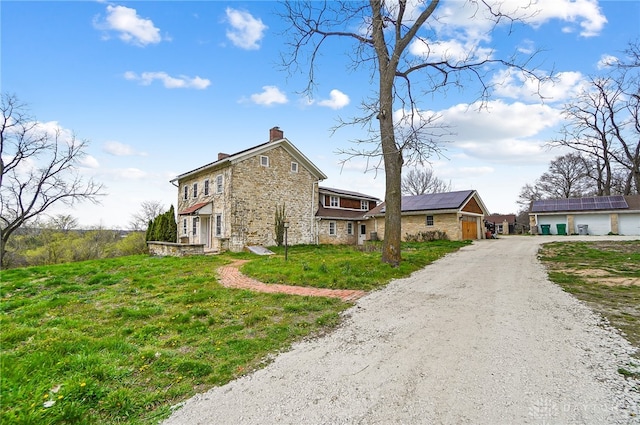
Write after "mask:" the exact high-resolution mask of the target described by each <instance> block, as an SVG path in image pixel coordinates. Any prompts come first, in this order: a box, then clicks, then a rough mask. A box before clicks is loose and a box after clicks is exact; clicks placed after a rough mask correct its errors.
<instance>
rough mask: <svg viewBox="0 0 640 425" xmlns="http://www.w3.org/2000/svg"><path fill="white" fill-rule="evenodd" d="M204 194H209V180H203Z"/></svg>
mask: <svg viewBox="0 0 640 425" xmlns="http://www.w3.org/2000/svg"><path fill="white" fill-rule="evenodd" d="M203 191H204V196H209V180H208V179H207V180H205V181H204V189H203Z"/></svg>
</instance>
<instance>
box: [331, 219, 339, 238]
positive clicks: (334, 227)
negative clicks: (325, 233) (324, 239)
mask: <svg viewBox="0 0 640 425" xmlns="http://www.w3.org/2000/svg"><path fill="white" fill-rule="evenodd" d="M332 227H333V233H332V232H331V228H332ZM329 236H338V223H336V222H335V221H330V222H329Z"/></svg>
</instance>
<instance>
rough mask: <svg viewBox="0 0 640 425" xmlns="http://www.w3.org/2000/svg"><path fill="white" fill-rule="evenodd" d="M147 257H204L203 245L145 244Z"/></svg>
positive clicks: (150, 242) (156, 242) (152, 242)
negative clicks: (147, 249)
mask: <svg viewBox="0 0 640 425" xmlns="http://www.w3.org/2000/svg"><path fill="white" fill-rule="evenodd" d="M147 246H148V247H149V255H154V256H158V257H186V256H187V255H204V244H183V243H174V242H158V241H149V242H147Z"/></svg>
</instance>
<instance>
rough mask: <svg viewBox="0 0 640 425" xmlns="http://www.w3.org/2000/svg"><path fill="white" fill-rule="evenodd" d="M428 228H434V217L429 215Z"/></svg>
mask: <svg viewBox="0 0 640 425" xmlns="http://www.w3.org/2000/svg"><path fill="white" fill-rule="evenodd" d="M427 226H433V216H432V215H428V216H427Z"/></svg>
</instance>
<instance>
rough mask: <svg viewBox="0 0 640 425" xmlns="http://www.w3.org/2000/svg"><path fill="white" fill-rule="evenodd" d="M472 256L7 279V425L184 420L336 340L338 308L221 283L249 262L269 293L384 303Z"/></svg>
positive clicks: (150, 264)
mask: <svg viewBox="0 0 640 425" xmlns="http://www.w3.org/2000/svg"><path fill="white" fill-rule="evenodd" d="M463 245H464V243H461V242H430V243H421V244H408V245H406V246H404V247H403V259H404V261H403V263H402V266H401V267H399V268H391V267H389V266H388V265H385V264H382V263H381V262H380V260H379V258H380V254H379V253H378V252H373V253H371V252H360V251H358V250H355V249H354V248H349V247H329V246H323V247H315V246H314V247H309V246H302V247H290V248H289V251H288V261H284V258H283V255H282V250H281V249H276V251H277V255H276V256H272V257H255V256H250V255H248V254H241V255H231V254H225V255H220V256H196V257H187V258H154V257H148V256H131V257H121V258H115V259H108V260H99V261H87V262H80V263H69V264H60V265H55V266H42V267H31V268H23V269H12V270H5V271H2V272H0V273H1V274H0V329H1V333H0V344H1V345H0V348H1V352H0V354H1V356H0V372H1V373H0V397H1V400H0V409H1V410H0V423H2V424H5V423H6V424H63V423H64V424H91V423H95V424H151V423H157V422H158V420H160V419H161V418H164V417H166V416H167V415H168V414H169V412H170V406H171V405H173V404H175V403H177V402H178V401H180V400H183V399H185V398H188V397H190V396H192V395H194V394H195V393H198V392H203V391H205V390H206V389H208V388H210V387H212V386H216V385H222V384H224V383H226V382H229V381H230V380H232V379H234V378H235V377H237V376H240V375H243V374H245V373H247V372H248V371H251V370H253V369H254V368H258V367H261V366H263V365H264V364H265V363H266V362H268V359H269V355H272V354H275V353H277V352H278V351H280V350H283V349H286V348H287V347H289V346H290V344H291V343H292V342H293V341H295V340H299V339H300V338H303V337H305V336H309V335H314V334H318V333H320V332H323V331H326V330H328V329H331V328H332V327H335V326H336V325H337V324H338V323H339V321H340V313H341V312H342V311H343V310H345V309H346V308H348V307H349V304H347V303H344V302H342V301H340V300H338V299H329V298H313V297H300V296H292V295H283V294H262V293H255V292H249V291H245V290H237V289H228V288H224V287H222V286H221V285H220V284H219V283H218V281H217V274H216V270H217V268H218V267H219V266H221V265H222V264H224V263H226V262H229V261H231V260H232V259H234V258H238V257H241V258H248V259H251V260H252V261H251V262H249V263H248V264H247V265H245V269H246V270H245V271H246V272H247V273H250V274H252V275H254V276H256V277H259V278H260V279H262V280H264V281H267V282H278V283H286V284H295V285H308V286H317V287H331V288H350V289H365V290H371V289H375V288H378V287H380V286H382V285H384V284H385V283H387V282H388V281H389V280H391V279H393V278H396V277H401V276H405V275H408V274H410V273H411V272H413V271H415V270H417V269H419V268H421V267H423V266H425V265H426V264H428V263H429V262H431V261H433V260H435V259H437V258H439V257H440V256H442V255H444V254H446V253H447V252H451V251H454V250H456V249H458V248H459V247H461V246H463Z"/></svg>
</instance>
